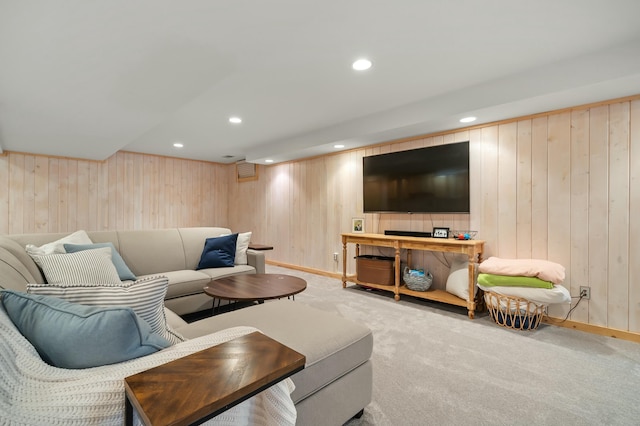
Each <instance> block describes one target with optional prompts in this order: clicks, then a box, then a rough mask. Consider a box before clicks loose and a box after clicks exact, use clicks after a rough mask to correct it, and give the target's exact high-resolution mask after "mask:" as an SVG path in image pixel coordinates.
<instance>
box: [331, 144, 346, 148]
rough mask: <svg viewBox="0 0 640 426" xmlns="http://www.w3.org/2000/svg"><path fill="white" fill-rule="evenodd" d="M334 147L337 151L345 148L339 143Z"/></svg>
mask: <svg viewBox="0 0 640 426" xmlns="http://www.w3.org/2000/svg"><path fill="white" fill-rule="evenodd" d="M333 147H334V148H336V149H340V148H344V145H342V144H339V143H337V144H335V145H334V146H333Z"/></svg>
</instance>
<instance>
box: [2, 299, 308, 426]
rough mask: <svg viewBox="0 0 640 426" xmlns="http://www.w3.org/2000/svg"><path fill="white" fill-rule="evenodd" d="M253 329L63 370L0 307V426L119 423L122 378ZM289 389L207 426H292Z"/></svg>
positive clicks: (281, 387) (287, 383)
mask: <svg viewBox="0 0 640 426" xmlns="http://www.w3.org/2000/svg"><path fill="white" fill-rule="evenodd" d="M253 331H256V329H255V328H252V327H235V328H230V329H227V330H223V331H220V332H218V333H213V334H209V335H206V336H202V337H199V338H196V339H193V340H188V341H186V342H182V343H178V344H176V345H173V346H171V347H169V348H167V349H164V350H162V351H160V352H156V353H154V354H151V355H148V356H145V357H141V358H137V359H133V360H131V361H127V362H122V363H119V364H113V365H105V366H101V367H95V368H88V369H79V370H67V369H62V368H56V367H52V366H50V365H48V364H46V363H45V362H44V361H42V359H41V358H40V356H39V355H38V353H37V352H36V350H35V349H34V348H33V346H32V345H31V344H30V343H29V342H28V341H27V340H26V339H25V338H24V336H22V334H20V332H19V331H18V330H17V329H16V328H15V326H14V325H13V323H12V322H11V320H10V319H9V317H8V316H7V313H6V311H5V310H4V307H3V306H2V303H0V424H2V425H51V424H64V425H69V426H73V425H77V426H84V425H88V424H99V425H122V424H124V405H125V403H124V401H125V394H124V378H125V377H128V376H131V375H133V374H136V373H138V372H140V371H144V370H148V369H149V368H152V367H156V366H158V365H160V364H164V363H167V362H169V361H172V360H174V359H177V358H180V357H183V356H186V355H189V354H192V353H194V352H197V351H200V350H203V349H206V348H208V347H211V346H214V345H217V344H220V343H224V342H226V341H229V340H231V339H234V338H236V337H240V336H243V335H245V334H248V333H251V332H253ZM215 385H216V384H215V383H212V384H211V386H215ZM293 389H294V385H293V382H292V381H291V380H290V379H285V380H283V381H282V382H280V383H277V384H275V385H274V386H271V387H270V388H268V389H266V390H265V391H263V392H261V393H259V394H258V395H256V396H254V397H252V398H249V399H248V400H246V401H244V402H242V403H241V404H238V405H236V406H235V407H233V408H231V409H229V410H227V411H226V412H224V413H222V414H220V415H219V416H216V417H214V418H213V419H211V420H209V421H208V422H206V423H205V424H207V425H229V426H231V425H275V424H277V425H295V422H296V409H295V406H294V404H293V401H292V400H291V395H290V394H291V392H293ZM179 397H180V395H176V398H179ZM134 411H135V410H134ZM134 420H135V421H134V423H135V424H141V422H140V420H139V419H138V418H136V419H134Z"/></svg>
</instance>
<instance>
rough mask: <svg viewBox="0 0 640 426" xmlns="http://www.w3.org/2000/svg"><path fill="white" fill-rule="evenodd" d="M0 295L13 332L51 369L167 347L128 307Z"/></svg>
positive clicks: (113, 360) (111, 361)
mask: <svg viewBox="0 0 640 426" xmlns="http://www.w3.org/2000/svg"><path fill="white" fill-rule="evenodd" d="M0 296H1V297H2V299H1V300H2V303H3V304H4V308H5V310H6V311H7V314H8V315H9V318H11V321H12V322H13V323H14V324H15V326H16V328H17V329H18V330H19V331H20V333H22V335H23V336H24V337H25V338H26V339H27V340H28V341H29V342H30V343H31V344H32V345H33V347H35V348H36V350H37V351H38V353H39V354H40V357H41V358H42V360H43V361H44V362H46V363H47V364H50V365H53V366H54V367H59V368H91V367H98V366H101V365H107V364H115V363H118V362H123V361H127V360H130V359H134V358H138V357H141V356H145V355H149V354H152V353H154V352H157V351H159V350H160V349H164V348H167V347H169V346H170V343H169V342H168V341H167V340H166V339H165V338H163V337H161V336H159V335H157V334H155V333H152V332H151V327H150V326H149V324H147V323H146V322H145V321H144V320H142V319H140V318H139V317H138V316H137V315H136V314H135V312H133V310H132V309H131V308H128V307H109V308H104V307H98V306H85V305H80V304H77V303H71V302H67V301H66V300H62V299H59V298H57V297H51V296H41V295H35V294H27V293H21V292H17V291H13V290H4V291H2V292H1V293H0Z"/></svg>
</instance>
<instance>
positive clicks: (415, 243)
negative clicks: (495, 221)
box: [342, 233, 484, 319]
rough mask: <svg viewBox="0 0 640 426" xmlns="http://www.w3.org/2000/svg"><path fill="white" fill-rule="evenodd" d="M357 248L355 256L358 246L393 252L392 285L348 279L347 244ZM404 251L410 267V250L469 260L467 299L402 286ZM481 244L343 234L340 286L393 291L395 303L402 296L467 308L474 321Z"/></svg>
mask: <svg viewBox="0 0 640 426" xmlns="http://www.w3.org/2000/svg"><path fill="white" fill-rule="evenodd" d="M348 243H353V244H355V245H356V257H358V256H359V255H360V245H366V246H378V247H393V248H394V249H395V275H396V276H395V285H394V286H388V285H380V284H374V283H366V282H362V281H358V279H357V278H356V276H355V275H350V276H347V244H348ZM402 249H406V250H407V263H408V264H409V265H410V264H411V250H425V251H439V252H444V253H461V254H466V255H467V256H468V257H469V300H463V299H461V298H459V297H458V296H455V295H453V294H451V293H448V292H446V291H444V290H438V289H429V290H427V291H414V290H410V289H408V288H407V287H406V286H405V285H403V284H402V279H401V273H400V250H402ZM483 250H484V241H482V240H456V239H453V238H422V237H404V236H398V235H383V234H351V233H347V234H342V287H343V288H345V287H346V286H347V281H350V282H354V283H356V284H360V285H365V286H367V287H372V288H377V289H380V290H387V291H393V292H394V294H395V296H394V298H395V300H400V295H401V294H406V295H408V296H413V297H417V298H420V299H427V300H434V301H437V302H443V303H448V304H450V305H456V306H466V308H467V310H468V315H469V318H471V319H473V317H474V315H475V311H476V306H477V298H476V297H474V281H475V274H476V270H475V268H476V265H475V264H476V262H478V263H480V262H482V252H483Z"/></svg>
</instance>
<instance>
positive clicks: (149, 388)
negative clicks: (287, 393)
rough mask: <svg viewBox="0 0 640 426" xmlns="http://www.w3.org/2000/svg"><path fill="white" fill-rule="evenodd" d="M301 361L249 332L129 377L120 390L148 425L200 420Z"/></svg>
mask: <svg viewBox="0 0 640 426" xmlns="http://www.w3.org/2000/svg"><path fill="white" fill-rule="evenodd" d="M305 362H306V358H305V356H304V355H302V354H300V353H298V352H296V351H294V350H293V349H291V348H289V347H287V346H285V345H283V344H281V343H280V342H278V341H276V340H273V339H272V338H270V337H268V336H265V335H264V334H262V333H260V332H253V333H250V334H247V335H245V336H241V337H238V338H236V339H233V340H230V341H228V342H225V343H222V344H219V345H216V346H212V347H211V348H208V349H205V350H203V351H200V352H196V353H194V354H191V355H188V356H186V357H183V358H179V359H176V360H174V361H171V362H169V363H166V364H163V365H160V366H158V367H155V368H152V369H149V370H147V371H143V372H141V373H138V374H135V375H133V376H129V377H127V378H125V393H126V396H127V400H128V402H130V403H131V404H132V405H133V407H135V409H136V410H137V411H138V414H139V415H140V418H141V419H142V421H143V422H144V423H145V424H147V425H169V424H170V425H188V424H192V423H195V422H197V423H200V422H201V421H205V420H208V419H210V418H212V417H214V416H216V415H218V414H220V413H221V412H223V411H225V410H227V409H229V408H231V407H233V406H235V405H237V404H239V403H241V402H242V401H244V400H246V399H248V398H250V397H252V396H254V395H256V394H258V393H259V392H262V391H263V390H265V389H266V388H268V387H269V386H272V385H274V384H275V383H277V382H279V381H281V380H283V379H284V378H286V377H289V376H291V375H292V374H294V373H296V372H298V371H300V370H302V369H303V368H304V365H305ZM127 417H128V418H127V421H130V416H127Z"/></svg>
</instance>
